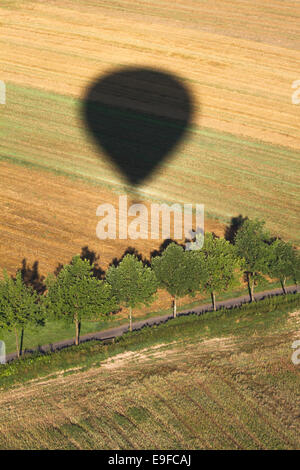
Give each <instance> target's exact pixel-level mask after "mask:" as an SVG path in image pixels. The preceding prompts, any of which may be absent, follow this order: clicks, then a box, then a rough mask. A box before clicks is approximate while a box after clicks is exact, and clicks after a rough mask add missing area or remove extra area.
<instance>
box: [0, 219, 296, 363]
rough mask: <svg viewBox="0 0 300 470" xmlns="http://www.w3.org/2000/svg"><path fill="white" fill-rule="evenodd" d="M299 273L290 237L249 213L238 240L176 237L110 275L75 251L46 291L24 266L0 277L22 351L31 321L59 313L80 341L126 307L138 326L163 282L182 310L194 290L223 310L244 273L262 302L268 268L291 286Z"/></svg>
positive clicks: (3, 307)
mask: <svg viewBox="0 0 300 470" xmlns="http://www.w3.org/2000/svg"><path fill="white" fill-rule="evenodd" d="M191 248H193V246H191ZM299 272H300V260H299V254H298V252H297V250H295V249H294V248H293V246H292V245H291V244H290V243H286V242H284V241H282V240H280V239H272V238H271V237H270V235H269V234H268V233H267V231H266V230H265V228H264V223H263V222H261V221H258V220H254V221H251V220H248V219H247V220H245V221H244V223H243V224H242V226H241V227H240V228H239V230H238V231H237V233H236V235H235V237H234V241H233V243H230V242H229V241H227V240H225V239H223V238H217V237H215V236H214V235H213V234H210V233H207V234H206V235H205V240H204V245H203V248H202V249H201V250H193V249H191V250H189V251H185V249H184V247H182V246H181V245H178V244H176V243H171V244H169V245H168V246H167V247H166V248H165V249H164V251H163V252H162V253H159V254H157V255H156V256H153V257H152V259H151V261H150V262H148V263H147V262H145V261H144V262H143V261H142V260H141V259H139V258H138V257H137V256H136V255H134V254H127V255H125V256H124V257H123V259H122V260H121V261H120V262H119V263H118V264H117V265H112V266H110V267H109V269H108V271H107V272H106V276H105V279H99V278H97V277H96V276H95V272H94V267H93V265H92V264H91V263H90V262H89V261H88V260H87V259H81V258H80V257H79V256H75V257H74V258H73V260H72V262H71V263H70V264H67V265H65V266H63V268H62V269H61V270H60V272H59V273H58V274H57V275H56V276H54V275H50V276H49V277H48V278H47V280H46V292H45V293H44V294H43V295H38V294H37V292H36V291H35V290H34V289H33V288H32V287H31V286H27V285H26V284H25V283H24V281H23V279H22V274H21V272H19V273H18V274H17V275H16V278H15V279H12V278H10V277H8V275H7V274H5V275H4V279H3V280H2V281H0V328H5V329H8V330H10V331H14V332H15V336H16V348H17V353H18V355H20V349H21V348H20V346H19V343H20V341H19V332H21V335H22V336H23V333H24V329H25V327H26V326H27V325H29V324H38V325H43V324H45V320H46V319H51V318H52V319H64V320H66V321H68V322H73V323H74V325H75V344H79V334H80V324H81V322H82V320H83V319H86V320H92V319H99V317H101V316H102V317H104V316H107V315H108V314H110V313H112V312H117V311H118V310H119V309H120V307H122V306H124V307H126V308H128V309H129V328H130V330H132V311H133V309H135V308H138V307H141V306H143V305H150V304H151V303H152V302H153V301H154V299H155V294H156V292H157V290H158V288H161V289H164V290H166V291H167V292H168V293H169V294H170V295H171V296H172V299H173V316H174V317H175V316H176V303H177V299H179V298H182V297H185V296H187V295H189V296H194V295H196V294H197V293H199V292H207V293H209V294H210V295H211V299H212V306H213V309H214V310H216V295H218V294H220V293H222V292H225V291H228V290H230V289H232V288H234V287H237V286H238V285H239V284H240V283H241V280H242V277H243V275H244V277H245V279H246V281H247V283H248V288H249V295H250V301H254V286H255V284H256V283H257V281H258V280H259V278H261V277H263V276H265V275H268V276H269V277H271V278H272V279H278V280H280V282H281V285H282V289H283V292H284V293H286V288H285V285H286V281H287V279H289V278H292V279H294V281H295V282H296V283H297V280H298V279H299Z"/></svg>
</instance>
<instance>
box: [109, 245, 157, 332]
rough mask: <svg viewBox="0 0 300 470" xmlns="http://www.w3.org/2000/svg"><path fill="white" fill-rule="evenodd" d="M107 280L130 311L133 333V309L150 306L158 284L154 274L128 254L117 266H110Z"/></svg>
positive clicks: (130, 323)
mask: <svg viewBox="0 0 300 470" xmlns="http://www.w3.org/2000/svg"><path fill="white" fill-rule="evenodd" d="M106 280H107V282H108V283H109V284H110V285H111V288H112V292H113V294H114V295H115V296H116V298H117V300H118V302H119V303H120V305H124V307H126V308H128V309H129V331H132V309H133V308H136V307H139V306H142V305H150V304H151V303H152V302H153V300H154V294H155V293H156V291H157V287H158V283H157V280H156V277H155V274H154V272H153V271H152V270H151V268H149V267H148V266H144V264H143V262H142V261H141V260H138V258H137V257H136V256H135V255H133V254H127V255H125V256H124V258H123V259H122V260H121V261H120V263H119V264H118V265H117V266H114V265H112V266H110V267H109V269H108V271H107V273H106Z"/></svg>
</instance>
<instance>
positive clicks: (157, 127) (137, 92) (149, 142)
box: [83, 68, 193, 186]
mask: <svg viewBox="0 0 300 470" xmlns="http://www.w3.org/2000/svg"><path fill="white" fill-rule="evenodd" d="M192 112H193V105H192V99H191V95H190V93H189V91H188V89H187V87H186V86H185V85H184V84H183V83H182V82H181V80H180V79H178V78H176V77H174V76H172V75H170V74H168V73H166V72H162V71H159V70H155V69H151V68H124V69H120V70H118V71H115V72H113V73H110V74H107V75H105V76H104V77H100V78H99V79H98V80H96V81H95V82H94V83H92V84H91V86H90V87H89V88H88V90H87V93H86V96H85V97H84V103H83V117H84V120H85V122H86V125H87V128H88V130H89V132H90V133H91V135H92V136H93V138H94V140H95V141H96V143H97V145H98V146H99V147H100V149H101V151H102V152H103V151H104V153H105V154H106V155H107V156H108V157H109V158H110V159H111V160H112V161H113V162H114V164H115V165H116V166H117V167H118V169H119V171H120V172H121V173H122V174H123V175H124V176H125V177H126V179H127V181H128V182H129V183H130V184H131V185H133V186H135V185H138V184H141V183H142V182H143V181H144V180H145V179H146V178H147V177H149V176H150V175H151V174H152V173H153V171H154V170H156V169H158V167H159V166H160V165H161V163H162V162H163V161H164V160H165V159H166V157H170V155H171V154H172V152H174V150H175V148H176V145H177V144H178V143H179V141H180V140H181V139H182V137H183V135H184V134H185V131H186V129H187V127H188V125H189V123H190V121H191V118H192Z"/></svg>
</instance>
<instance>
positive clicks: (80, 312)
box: [44, 256, 117, 345]
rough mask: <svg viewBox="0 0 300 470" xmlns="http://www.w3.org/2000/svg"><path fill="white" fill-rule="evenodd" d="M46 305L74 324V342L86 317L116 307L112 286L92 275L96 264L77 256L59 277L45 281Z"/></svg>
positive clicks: (103, 312)
mask: <svg viewBox="0 0 300 470" xmlns="http://www.w3.org/2000/svg"><path fill="white" fill-rule="evenodd" d="M46 285H47V289H48V290H47V293H46V296H45V300H44V303H45V307H46V309H47V311H48V313H49V315H50V316H53V317H54V318H57V319H64V320H65V321H66V322H70V323H74V324H75V344H76V345H78V344H79V334H80V326H81V322H82V320H83V319H86V320H92V319H97V318H99V316H105V315H107V314H109V313H110V312H112V311H114V310H115V309H116V308H117V302H116V299H115V297H114V296H113V294H112V288H111V286H110V285H109V284H108V283H107V282H105V281H102V280H99V279H97V278H95V277H94V276H93V265H91V264H90V262H89V261H88V260H86V259H84V260H82V259H81V258H80V256H75V257H74V258H73V259H72V261H71V263H70V264H67V265H65V266H64V267H63V268H62V269H61V271H60V272H59V274H58V276H57V278H55V277H53V276H51V277H49V278H48V279H47V281H46Z"/></svg>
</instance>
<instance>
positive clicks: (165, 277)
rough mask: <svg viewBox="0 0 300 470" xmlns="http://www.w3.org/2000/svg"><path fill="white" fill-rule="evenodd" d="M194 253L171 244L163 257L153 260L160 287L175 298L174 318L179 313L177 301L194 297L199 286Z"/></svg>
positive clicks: (156, 257)
mask: <svg viewBox="0 0 300 470" xmlns="http://www.w3.org/2000/svg"><path fill="white" fill-rule="evenodd" d="M194 253H195V252H194V251H185V250H184V249H183V247H182V246H180V245H177V244H176V243H171V244H170V245H168V246H167V248H166V249H165V250H164V251H163V253H162V255H160V256H155V257H154V258H153V259H152V268H153V270H154V272H155V275H156V277H157V280H158V282H159V286H160V287H161V288H162V289H165V290H166V291H167V292H168V293H169V294H170V295H171V296H172V297H173V317H174V318H175V317H176V313H177V305H176V302H177V299H178V298H181V297H185V296H186V295H190V296H193V295H195V292H196V291H197V287H198V284H199V281H198V278H199V273H198V271H197V269H196V268H197V266H196V262H195V258H194V257H193V254H194Z"/></svg>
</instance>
